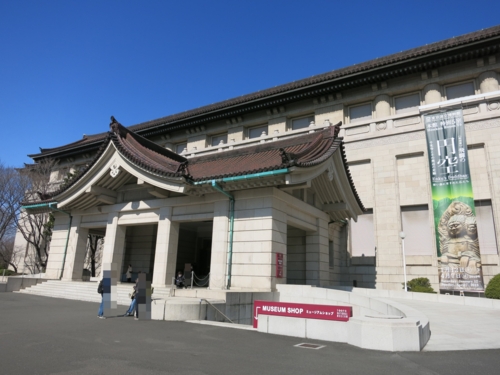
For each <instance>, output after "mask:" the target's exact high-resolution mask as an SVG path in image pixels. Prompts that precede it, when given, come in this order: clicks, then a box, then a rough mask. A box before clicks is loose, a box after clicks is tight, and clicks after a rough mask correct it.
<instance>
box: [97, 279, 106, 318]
mask: <svg viewBox="0 0 500 375" xmlns="http://www.w3.org/2000/svg"><path fill="white" fill-rule="evenodd" d="M97 293H99V294H100V295H101V305H100V306H99V311H98V312H97V317H98V318H99V319H106V317H105V316H104V279H101V281H99V285H98V286H97Z"/></svg>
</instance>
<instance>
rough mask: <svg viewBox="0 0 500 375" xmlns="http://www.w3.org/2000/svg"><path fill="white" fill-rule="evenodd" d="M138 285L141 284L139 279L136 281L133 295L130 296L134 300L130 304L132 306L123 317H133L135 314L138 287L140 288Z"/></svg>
mask: <svg viewBox="0 0 500 375" xmlns="http://www.w3.org/2000/svg"><path fill="white" fill-rule="evenodd" d="M138 283H139V278H137V280H136V281H135V285H134V288H133V291H132V294H131V295H130V298H131V299H132V302H131V303H130V306H129V308H128V310H127V312H126V313H125V315H123V316H131V315H133V314H134V312H135V305H136V304H137V287H138Z"/></svg>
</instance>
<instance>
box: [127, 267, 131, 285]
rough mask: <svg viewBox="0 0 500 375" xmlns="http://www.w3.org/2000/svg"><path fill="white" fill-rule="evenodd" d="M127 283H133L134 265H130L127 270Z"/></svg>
mask: <svg viewBox="0 0 500 375" xmlns="http://www.w3.org/2000/svg"><path fill="white" fill-rule="evenodd" d="M127 282H128V283H131V282H132V265H131V264H129V265H128V268H127Z"/></svg>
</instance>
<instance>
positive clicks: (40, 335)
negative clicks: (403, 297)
mask: <svg viewBox="0 0 500 375" xmlns="http://www.w3.org/2000/svg"><path fill="white" fill-rule="evenodd" d="M97 310H98V304H96V303H90V302H81V301H73V300H65V299H57V298H49V297H40V296H32V295H26V294H17V293H0V317H1V320H0V321H1V327H0V373H1V374H9V375H15V374H74V375H77V374H99V375H101V374H120V375H129V374H130V375H132V374H133V375H138V374H141V375H142V374H144V375H150V374H151V375H153V374H154V375H156V374H179V375H203V374H214V375H215V374H222V375H224V374H286V375H295V374H297V375H298V374H370V375H377V374H384V375H387V374H405V375H413V374H421V375H422V374H425V375H428V374H429V375H430V374H450V375H451V374H453V375H455V374H467V375H472V374H481V375H488V374H498V373H499V370H498V369H499V368H500V350H498V349H494V350H474V351H448V352H402V353H389V352H379V351H371V350H364V349H359V348H356V347H352V346H350V345H347V344H339V343H331V342H321V341H316V340H307V339H306V340H304V339H299V338H294V337H286V336H278V335H268V334H264V333H259V332H255V331H252V330H239V329H231V328H226V327H219V326H212V325H201V324H192V323H185V322H165V321H144V320H138V321H135V320H134V319H133V318H131V317H119V316H118V315H119V314H123V313H124V312H125V310H126V308H124V307H119V309H118V310H114V311H113V310H111V311H106V312H105V314H106V315H107V317H108V319H98V318H97ZM300 343H308V344H318V345H321V346H324V347H322V348H320V349H305V348H299V347H296V346H295V345H297V344H300Z"/></svg>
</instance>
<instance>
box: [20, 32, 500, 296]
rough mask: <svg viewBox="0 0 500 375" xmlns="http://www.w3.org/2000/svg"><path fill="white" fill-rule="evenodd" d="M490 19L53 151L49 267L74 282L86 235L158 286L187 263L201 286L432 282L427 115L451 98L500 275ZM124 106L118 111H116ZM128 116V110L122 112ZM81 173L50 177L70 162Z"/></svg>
mask: <svg viewBox="0 0 500 375" xmlns="http://www.w3.org/2000/svg"><path fill="white" fill-rule="evenodd" d="M499 73H500V26H495V27H492V28H489V29H484V30H480V31H477V32H473V33H470V34H466V35H463V36H460V37H455V38H451V39H448V40H444V41H440V42H437V43H433V44H429V45H425V46H422V47H418V48H415V49H412V50H408V51H403V52H400V53H397V54H394V55H390V56H386V57H383V58H378V59H375V60H371V61H368V62H365V63H361V64H357V65H353V66H350V67H347V68H342V69H338V70H334V71H331V72H328V73H325V74H321V75H317V76H313V77H311V78H307V79H304V80H299V81H295V82H292V83H289V84H285V85H281V86H277V87H273V88H271V89H267V90H262V91H259V92H257V93H253V94H248V95H244V96H241V97H237V98H234V99H230V100H226V101H223V102H220V103H216V104H212V105H208V106H205V107H201V108H197V109H195V110H191V111H186V112H182V113H179V114H175V115H171V116H167V117H163V118H160V119H157V120H153V121H148V122H145V123H141V124H137V125H132V126H128V127H124V126H122V125H121V124H120V123H119V122H118V121H116V120H115V119H114V118H112V121H111V125H110V130H109V131H108V132H103V133H101V134H96V135H85V136H84V137H83V138H82V139H80V140H78V141H76V142H74V143H71V144H68V145H64V146H61V147H56V148H42V149H41V151H40V153H37V154H32V155H30V157H31V158H32V159H33V160H34V161H35V163H38V162H41V161H42V160H44V159H55V160H57V168H56V169H55V170H54V171H53V173H52V176H51V183H52V185H53V191H52V193H51V194H49V196H45V197H42V198H43V199H41V200H39V201H33V202H29V203H26V211H27V212H28V213H33V214H36V213H43V212H48V211H52V212H53V214H54V216H55V226H54V231H53V237H52V242H51V245H50V255H49V259H48V263H47V269H46V277H47V278H54V279H57V278H62V279H65V280H81V279H82V272H83V268H84V266H83V264H84V258H85V256H86V249H87V238H88V235H89V234H92V233H99V234H101V235H103V236H104V238H105V240H104V248H103V263H110V264H115V265H116V267H117V268H118V270H119V273H120V274H124V273H125V271H126V268H127V265H128V264H133V266H134V270H136V271H139V270H140V271H144V272H147V273H150V274H152V283H153V286H158V287H161V286H167V285H169V284H170V283H171V280H172V277H173V276H174V275H175V273H176V271H179V270H185V269H186V265H195V267H196V272H197V273H199V274H200V275H206V276H207V277H208V279H209V288H210V289H228V288H230V289H235V290H263V291H272V290H275V289H276V285H277V284H308V285H317V286H329V285H335V286H353V285H354V286H358V287H369V288H382V289H398V290H399V289H401V288H402V285H401V284H402V282H403V252H402V246H403V243H402V240H401V237H400V235H399V233H400V232H401V231H404V232H405V234H406V237H405V239H404V246H405V250H406V251H405V254H406V256H405V259H404V260H405V263H406V271H407V273H408V278H409V279H411V278H415V277H427V278H429V279H430V280H431V283H432V285H433V286H434V287H435V289H437V285H438V251H437V248H436V241H435V239H436V235H437V234H436V231H435V229H434V217H433V204H432V196H431V182H430V174H429V161H428V155H427V145H426V134H425V127H424V121H423V118H424V116H425V115H427V114H432V113H439V112H442V111H446V110H455V109H461V110H462V113H463V119H464V123H465V130H466V140H467V150H468V158H469V165H470V172H471V180H472V187H473V193H474V203H475V211H476V219H477V231H478V237H479V244H480V252H481V254H480V257H481V263H482V272H483V276H484V280H485V284H487V282H488V280H489V279H490V278H491V277H492V276H494V275H496V274H498V273H500V266H499V261H500V258H499V254H498V238H499V232H498V230H499V227H498V225H497V224H496V223H498V220H499V216H498V215H499V203H500V200H499V199H500V190H498V189H497V188H496V187H497V186H499V184H500V151H499V149H500V148H499V147H498V146H499V139H500V134H499V132H498V129H499V127H500V88H499ZM116 115H117V117H119V114H116ZM121 121H124V119H121ZM70 171H71V172H77V174H76V177H75V178H73V179H72V180H71V181H70V182H69V183H68V184H61V181H62V179H63V177H64V176H65V175H66V174H67V172H70Z"/></svg>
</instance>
